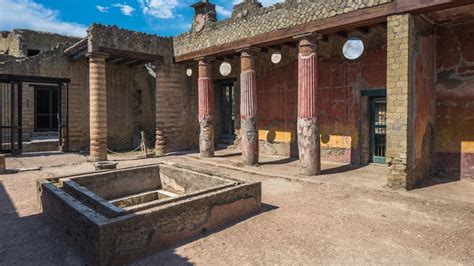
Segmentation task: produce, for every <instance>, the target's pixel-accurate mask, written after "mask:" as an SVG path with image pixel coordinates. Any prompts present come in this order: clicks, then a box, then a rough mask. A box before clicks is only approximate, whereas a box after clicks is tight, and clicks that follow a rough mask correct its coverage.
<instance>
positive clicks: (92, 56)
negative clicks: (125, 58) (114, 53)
mask: <svg viewBox="0 0 474 266" xmlns="http://www.w3.org/2000/svg"><path fill="white" fill-rule="evenodd" d="M86 57H87V58H90V59H101V58H102V59H107V58H109V57H110V55H109V54H107V53H102V52H89V53H87V54H86Z"/></svg>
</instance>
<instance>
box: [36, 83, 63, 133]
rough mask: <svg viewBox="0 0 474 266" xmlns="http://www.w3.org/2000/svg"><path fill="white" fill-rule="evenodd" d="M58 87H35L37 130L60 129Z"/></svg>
mask: <svg viewBox="0 0 474 266" xmlns="http://www.w3.org/2000/svg"><path fill="white" fill-rule="evenodd" d="M58 96H59V95H58V89H57V88H56V87H51V88H47V87H43V88H35V112H36V115H35V130H36V131H57V130H58V110H59V106H58Z"/></svg>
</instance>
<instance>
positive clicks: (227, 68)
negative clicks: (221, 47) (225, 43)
mask: <svg viewBox="0 0 474 266" xmlns="http://www.w3.org/2000/svg"><path fill="white" fill-rule="evenodd" d="M219 72H220V73H221V75H222V76H224V77H227V76H229V75H230V73H231V72H232V66H231V65H230V64H229V63H228V62H223V63H222V64H221V65H220V67H219Z"/></svg>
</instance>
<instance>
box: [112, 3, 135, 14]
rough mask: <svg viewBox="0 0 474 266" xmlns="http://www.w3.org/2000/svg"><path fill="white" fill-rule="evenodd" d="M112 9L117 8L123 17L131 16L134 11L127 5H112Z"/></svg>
mask: <svg viewBox="0 0 474 266" xmlns="http://www.w3.org/2000/svg"><path fill="white" fill-rule="evenodd" d="M112 6H113V7H118V8H119V9H120V12H122V14H124V15H125V16H131V15H132V13H133V11H135V8H133V7H131V6H129V5H127V4H126V3H124V4H113V5H112Z"/></svg>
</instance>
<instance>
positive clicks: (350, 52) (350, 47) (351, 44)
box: [342, 38, 364, 60]
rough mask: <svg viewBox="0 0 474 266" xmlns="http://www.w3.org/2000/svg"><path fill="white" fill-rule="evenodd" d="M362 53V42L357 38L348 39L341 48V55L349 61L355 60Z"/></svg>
mask: <svg viewBox="0 0 474 266" xmlns="http://www.w3.org/2000/svg"><path fill="white" fill-rule="evenodd" d="M363 53H364V42H363V41H362V40H361V39H359V38H350V39H349V40H347V41H346V43H344V46H343V47H342V54H343V55H344V57H345V58H347V59H349V60H356V59H358V58H359V57H361V56H362V54H363Z"/></svg>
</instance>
